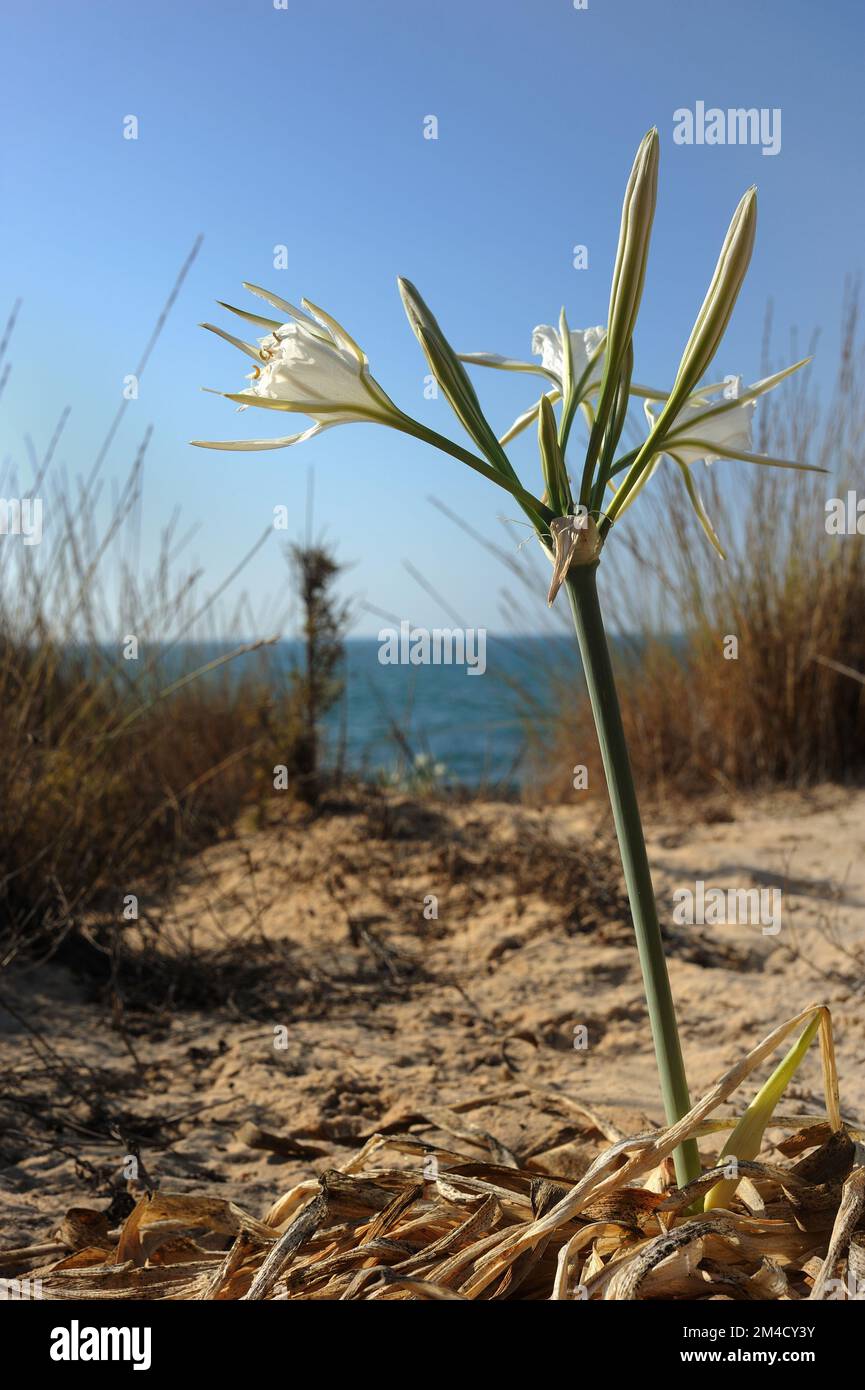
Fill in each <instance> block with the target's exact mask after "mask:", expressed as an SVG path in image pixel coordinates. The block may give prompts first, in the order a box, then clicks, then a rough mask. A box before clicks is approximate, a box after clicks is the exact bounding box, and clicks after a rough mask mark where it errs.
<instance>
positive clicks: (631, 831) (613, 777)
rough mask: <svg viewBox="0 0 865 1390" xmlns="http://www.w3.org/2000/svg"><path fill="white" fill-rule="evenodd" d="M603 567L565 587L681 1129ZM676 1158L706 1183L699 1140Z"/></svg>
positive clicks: (682, 1178) (671, 1105)
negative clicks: (605, 613)
mask: <svg viewBox="0 0 865 1390" xmlns="http://www.w3.org/2000/svg"><path fill="white" fill-rule="evenodd" d="M597 568H598V567H597V564H594V565H586V566H583V567H578V568H574V569H573V570H572V571H571V573H570V575H569V576H568V578H567V580H566V581H565V587H566V589H567V591H568V599H569V602H570V605H571V612H572V613H573V617H574V627H575V628H576V632H577V641H578V642H579V645H580V656H581V657H582V662H583V671H584V673H585V677H586V684H587V686H588V689H589V699H590V700H591V704H592V714H593V715H594V719H595V727H596V729H597V732H598V742H599V744H600V747H601V758H602V760H603V764H604V772H605V774H606V778H607V789H608V791H609V795H610V803H611V805H612V809H613V820H614V821H615V825H616V835H617V837H618V841H619V850H620V853H621V856H622V868H623V869H624V872H625V886H626V887H627V890H628V901H629V902H630V905H631V916H632V918H633V923H634V932H635V934H636V938H637V950H638V952H639V956H640V968H641V970H642V972H643V985H644V988H645V991H646V1003H647V1004H648V1009H649V1020H650V1023H651V1027H652V1040H653V1042H654V1045H655V1057H656V1058H657V1063H658V1075H659V1077H660V1082H661V1095H662V1097H663V1101H664V1112H665V1114H666V1117H667V1123H668V1124H674V1123H675V1122H676V1121H677V1120H680V1119H681V1118H682V1116H683V1115H686V1114H687V1113H688V1111H689V1110H690V1108H691V1102H690V1098H689V1095H688V1083H687V1080H686V1077H685V1064H684V1062H683V1060H682V1049H681V1046H680V1043H679V1031H678V1028H677V1025H676V1010H675V1006H674V1004H673V995H672V991H671V990H670V978H669V975H668V974H667V962H666V960H665V958H664V947H663V943H662V940H661V927H660V923H659V921H658V909H657V906H656V903H655V890H654V888H653V887H652V875H651V871H650V869H649V859H648V855H647V854H646V842H645V839H644V837H643V825H642V821H641V819H640V807H639V804H638V802H637V792H636V788H635V786H634V777H633V773H632V771H631V760H630V757H629V756H628V746H627V743H626V742H625V731H624V728H623V725H622V712H621V709H620V708H619V697H618V694H617V691H616V682H615V679H614V676H613V666H612V662H611V660H610V650H609V646H608V645H607V634H606V631H605V629H604V620H603V617H602V615H601V608H600V604H599V602H598V588H597ZM673 1158H674V1162H675V1165H676V1179H677V1181H678V1183H679V1185H680V1186H682V1185H683V1184H684V1183H686V1182H691V1181H692V1180H693V1179H694V1178H698V1177H699V1176H700V1171H701V1170H700V1155H699V1152H698V1150H697V1144H696V1141H695V1140H693V1139H689V1140H688V1141H687V1142H686V1143H684V1144H682V1145H681V1146H680V1147H679V1148H678V1149H676V1150H675V1152H674V1155H673Z"/></svg>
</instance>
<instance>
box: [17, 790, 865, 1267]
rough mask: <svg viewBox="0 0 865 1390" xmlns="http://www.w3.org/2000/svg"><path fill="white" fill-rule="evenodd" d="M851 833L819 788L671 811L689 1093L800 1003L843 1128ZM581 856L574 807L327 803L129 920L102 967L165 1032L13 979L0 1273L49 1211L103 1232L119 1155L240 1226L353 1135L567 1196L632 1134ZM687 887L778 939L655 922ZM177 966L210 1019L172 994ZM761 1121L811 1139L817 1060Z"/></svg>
mask: <svg viewBox="0 0 865 1390" xmlns="http://www.w3.org/2000/svg"><path fill="white" fill-rule="evenodd" d="M863 813H865V793H861V792H858V793H851V792H848V791H842V790H839V789H836V788H825V789H819V790H817V791H814V792H810V793H807V794H792V793H783V794H780V793H779V794H776V795H773V796H771V797H764V798H757V799H751V800H741V801H739V802H738V803H737V806H736V811H735V816H734V817H733V818H732V819H731V818H729V812H728V811H727V812H724V813H722V816H721V818H719V817H718V813H717V808H716V811H715V815H711V814H710V815H708V817H706V816H705V815H703V814H701V813H700V812H699V811H698V810H695V809H690V808H689V809H686V810H684V811H681V810H680V811H679V812H675V811H673V810H670V811H669V812H667V813H666V814H663V815H661V816H659V817H658V818H655V819H654V820H653V829H652V833H651V835H650V845H649V847H650V857H651V860H652V864H653V870H654V875H655V885H656V891H657V897H658V903H659V908H660V913H661V918H662V921H663V923H664V925H665V929H667V931H668V954H669V957H670V970H671V976H672V982H673V989H674V994H675V997H676V999H677V1002H678V1008H679V1016H680V1024H681V1028H682V1035H683V1042H684V1048H685V1054H686V1061H687V1066H688V1071H689V1076H690V1079H691V1085H692V1091H693V1092H695V1093H696V1092H701V1091H702V1090H704V1089H706V1088H707V1087H708V1086H709V1084H710V1083H711V1082H712V1081H713V1080H714V1079H715V1078H716V1077H717V1075H718V1074H719V1073H720V1072H721V1071H722V1070H723V1069H724V1068H725V1067H727V1066H728V1065H730V1064H731V1063H732V1062H733V1061H734V1060H735V1059H736V1058H737V1057H739V1056H741V1055H742V1053H743V1052H744V1051H746V1050H747V1049H748V1048H749V1047H750V1046H752V1045H753V1044H754V1043H755V1042H757V1041H758V1040H759V1038H761V1037H762V1036H763V1035H764V1034H765V1033H766V1032H768V1031H769V1029H770V1028H771V1027H773V1026H774V1025H775V1024H777V1023H779V1022H781V1021H782V1020H783V1019H784V1018H785V1017H788V1016H790V1015H791V1014H793V1013H794V1012H795V1011H796V1010H797V1009H799V1008H800V1007H804V1006H805V1005H807V1004H809V1003H811V1002H816V1001H822V1002H826V1003H828V1004H830V1006H831V1008H832V1014H833V1020H834V1026H835V1032H836V1041H837V1050H838V1065H839V1072H840V1076H841V1093H842V1106H843V1110H844V1113H845V1115H846V1117H847V1118H849V1119H850V1120H851V1121H852V1122H853V1123H856V1124H861V1123H862V1122H863V1118H865V1070H863V1067H862V1061H863V1058H865V1013H863V1010H862V1007H861V1000H862V990H863V963H865V914H863V906H865V815H863ZM607 835H608V832H607V830H606V828H605V826H604V822H603V817H602V815H601V811H600V808H599V807H598V806H597V805H594V806H590V807H589V809H588V810H587V809H585V807H581V808H570V807H560V808H553V809H545V810H530V809H526V808H522V807H516V806H512V805H503V804H480V805H478V804H471V805H467V806H462V807H442V806H425V807H418V806H416V805H414V804H413V803H411V802H409V801H403V800H400V799H399V798H394V797H388V798H382V799H379V800H376V801H375V802H374V803H372V804H369V803H367V802H363V803H362V802H359V801H354V802H353V801H351V800H348V801H347V802H346V803H345V804H344V805H343V806H342V807H341V808H337V809H334V810H332V811H331V812H330V813H329V814H327V815H326V816H323V817H322V818H320V819H318V820H317V821H314V822H312V823H309V824H305V823H303V822H302V821H299V820H298V821H295V822H293V823H290V824H284V825H282V826H279V827H275V828H273V829H272V830H268V831H250V832H249V833H241V834H238V836H237V837H236V838H234V839H231V840H228V841H225V842H224V843H222V844H220V845H217V846H215V847H214V848H212V849H211V850H209V851H208V852H207V853H205V854H203V855H202V856H201V857H200V858H199V859H198V860H197V861H195V862H194V863H193V864H192V865H191V866H190V867H189V870H188V873H187V874H186V875H185V880H184V882H183V884H182V886H181V888H180V889H179V891H178V892H177V893H176V894H175V895H174V896H173V898H172V900H171V902H169V903H158V902H149V901H148V900H147V897H146V895H143V896H142V898H141V920H140V922H139V923H138V924H137V925H136V924H132V926H131V927H130V928H129V929H128V930H129V941H130V944H131V945H132V946H133V947H135V948H136V949H140V950H144V949H145V948H146V947H148V945H150V944H152V941H153V939H154V936H153V932H154V927H155V925H158V926H159V938H158V940H159V949H160V950H161V951H162V952H163V954H164V953H166V952H168V953H169V955H171V956H172V957H173V961H174V964H173V965H172V967H171V971H170V972H169V976H170V979H171V981H172V985H171V987H172V990H173V991H174V996H175V997H174V1000H173V1002H171V1001H169V1002H168V1003H165V1002H162V1003H160V1002H159V1001H160V999H161V998H162V995H163V994H164V989H165V985H164V980H163V981H162V982H160V983H159V984H158V985H157V984H156V983H155V984H154V985H153V988H152V994H153V1003H154V1008H153V1010H151V1011H150V1012H143V1011H141V1010H138V1009H136V1008H135V1007H133V1004H134V997H135V990H133V989H132V987H131V985H129V986H128V985H126V984H125V983H124V980H123V978H122V977H121V981H120V993H121V995H122V996H123V997H124V999H125V1002H126V1011H125V1013H124V1014H123V1015H121V1013H120V1012H119V1010H118V1008H117V1005H116V1003H115V1005H114V1007H113V1008H112V1006H111V1005H110V1003H109V1002H106V999H108V998H110V991H109V992H108V993H106V991H105V990H104V989H102V990H101V991H96V992H94V987H93V984H92V981H91V980H89V979H88V978H87V977H85V975H83V974H82V973H81V972H80V971H78V970H76V968H75V967H74V963H73V964H72V965H67V966H61V965H57V964H52V965H48V966H42V967H40V968H39V969H37V970H30V971H29V972H26V973H24V972H17V973H16V974H15V975H14V976H12V977H11V978H9V979H7V980H6V981H5V982H4V991H5V997H6V999H7V1000H8V1001H11V1003H12V1007H13V1010H14V1013H13V1014H11V1015H10V1014H9V1013H8V1012H5V1011H2V1010H0V1070H2V1074H3V1076H4V1077H5V1084H4V1088H3V1090H4V1096H5V1100H4V1102H3V1104H4V1112H3V1115H4V1122H5V1123H4V1128H3V1132H2V1135H0V1246H2V1248H4V1249H9V1248H10V1247H14V1246H22V1245H25V1244H28V1243H32V1242H37V1241H47V1240H49V1239H50V1238H51V1237H52V1235H53V1233H54V1232H55V1231H56V1230H57V1227H58V1225H59V1222H60V1220H61V1218H62V1217H63V1216H64V1214H65V1212H66V1211H67V1209H68V1208H70V1207H75V1206H90V1207H93V1206H96V1207H105V1206H107V1205H108V1203H109V1201H110V1200H111V1199H112V1196H113V1197H114V1198H115V1207H114V1209H113V1210H114V1212H115V1214H122V1202H123V1200H124V1197H123V1196H122V1197H120V1198H117V1195H116V1194H117V1192H118V1190H120V1191H123V1188H124V1184H123V1183H122V1182H121V1181H120V1168H121V1164H122V1163H123V1161H124V1155H127V1154H129V1153H130V1152H135V1153H137V1154H138V1156H139V1159H140V1162H141V1165H142V1167H141V1170H140V1173H141V1175H142V1176H143V1177H144V1178H149V1180H150V1181H151V1182H153V1183H155V1184H157V1185H158V1186H160V1187H161V1188H162V1189H163V1190H165V1191H181V1192H196V1193H199V1194H210V1195H218V1196H223V1197H229V1198H231V1199H232V1200H234V1201H235V1202H237V1203H238V1204H239V1205H241V1206H242V1207H244V1208H245V1209H246V1210H247V1211H249V1212H251V1213H252V1214H255V1215H259V1216H263V1215H264V1214H265V1213H266V1211H267V1209H268V1207H269V1206H270V1204H271V1203H272V1202H273V1201H274V1200H275V1199H276V1198H277V1197H279V1196H280V1194H281V1193H283V1192H284V1191H285V1190H286V1189H287V1188H289V1187H290V1186H291V1185H292V1183H294V1182H295V1181H297V1180H298V1179H300V1178H303V1177H308V1176H310V1175H312V1174H314V1173H316V1172H319V1171H321V1170H322V1169H323V1168H325V1167H329V1166H334V1165H336V1164H339V1163H343V1162H345V1161H346V1160H347V1159H348V1157H349V1156H350V1154H351V1153H352V1152H353V1151H354V1150H355V1149H357V1148H358V1147H359V1146H360V1144H361V1143H362V1141H363V1139H364V1138H365V1137H366V1136H368V1135H370V1134H372V1133H374V1132H376V1131H377V1130H382V1129H387V1128H390V1129H391V1130H396V1129H403V1128H407V1127H416V1128H417V1129H418V1130H419V1131H420V1132H422V1133H424V1134H429V1135H430V1136H433V1135H436V1136H440V1135H441V1134H442V1132H444V1133H445V1134H446V1135H449V1136H450V1139H451V1143H452V1145H458V1146H461V1147H462V1148H463V1149H464V1150H466V1151H472V1149H473V1148H474V1149H475V1150H477V1151H478V1152H480V1151H483V1152H485V1153H488V1152H489V1146H490V1144H491V1142H498V1143H501V1144H504V1145H505V1146H506V1147H507V1148H508V1149H509V1150H510V1151H511V1152H512V1153H513V1154H515V1155H516V1156H517V1158H518V1159H519V1160H520V1161H521V1162H523V1163H528V1164H529V1165H530V1166H534V1167H536V1168H537V1169H538V1171H539V1172H540V1171H545V1172H548V1173H552V1174H556V1175H560V1176H563V1177H574V1176H576V1175H578V1174H579V1173H580V1172H581V1171H582V1170H583V1169H584V1167H585V1166H586V1163H587V1161H588V1160H589V1159H590V1158H591V1157H593V1156H594V1154H595V1153H596V1152H597V1151H598V1146H599V1145H600V1144H602V1143H603V1142H604V1138H603V1134H604V1133H606V1135H607V1137H609V1136H611V1135H614V1134H615V1129H616V1127H618V1129H619V1130H621V1131H624V1132H633V1131H634V1130H636V1129H638V1128H644V1127H645V1126H646V1125H647V1123H650V1122H651V1123H655V1122H657V1121H659V1120H660V1119H661V1109H660V1104H659V1098H658V1092H657V1083H656V1079H655V1075H654V1063H653V1058H652V1053H651V1045H650V1040H649V1035H648V1027H647V1019H646V1014H645V1008H644V1005H643V1001H642V991H641V984H640V977H639V970H638V966H637V963H636V954H635V951H634V948H633V944H632V940H631V933H630V927H629V925H628V919H627V911H626V906H625V903H624V900H623V898H622V890H621V884H620V881H619V876H618V872H617V869H616V863H615V860H614V859H613V858H612V857H611V851H610V845H609V841H608V838H607ZM697 880H702V881H703V882H704V883H705V884H706V885H707V886H711V887H717V888H722V889H727V888H733V889H747V888H753V887H756V888H761V887H762V888H765V889H767V890H770V889H773V888H776V889H779V890H780V893H781V899H780V904H781V919H780V931H778V932H777V933H765V932H764V931H763V930H762V929H761V926H760V924H759V923H755V924H752V925H747V924H740V925H736V924H733V925H713V924H710V925H702V926H701V925H693V926H691V925H686V924H685V925H683V924H680V923H676V922H674V920H673V918H674V898H673V894H674V892H675V891H676V890H677V889H681V888H688V887H690V889H691V890H694V887H695V883H696V881H697ZM431 895H433V897H434V900H435V901H433V899H432V898H431ZM776 905H777V900H776ZM200 951H204V952H207V953H209V959H210V960H211V967H212V971H213V972H214V977H215V978H216V979H217V981H218V989H219V1003H218V1005H217V1006H216V1007H204V1005H205V1003H206V1002H207V1001H206V997H205V994H204V993H202V987H201V986H200V983H197V973H196V970H195V968H194V966H193V967H190V960H191V959H194V956H195V953H196V952H200ZM163 975H164V972H163ZM145 978H146V977H145ZM144 988H145V989H146V984H145V986H144ZM136 989H137V990H138V994H139V997H140V993H141V989H142V985H141V982H140V981H139V982H138V983H137V984H136ZM196 991H197V994H196ZM121 1023H122V1026H120V1025H121ZM581 1027H582V1028H584V1029H585V1034H583V1033H581V1032H580V1031H579V1030H580V1028H581ZM583 1040H585V1044H586V1045H585V1046H579V1045H577V1046H575V1042H576V1043H577V1044H580V1043H581V1042H582V1041H583ZM753 1089H754V1088H749V1090H748V1091H747V1092H745V1091H743V1092H742V1093H741V1094H740V1096H739V1097H737V1100H738V1101H739V1104H740V1105H741V1104H742V1103H743V1102H745V1101H746V1100H747V1099H748V1098H750V1094H752V1093H753ZM583 1107H587V1108H588V1109H589V1110H590V1111H591V1112H592V1113H593V1116H594V1118H593V1119H592V1118H587V1116H586V1113H585V1110H584V1109H583ZM785 1109H786V1110H788V1111H792V1112H794V1113H797V1114H798V1113H818V1112H821V1110H822V1093H821V1081H820V1067H819V1061H818V1056H817V1053H816V1050H815V1051H813V1055H812V1056H811V1057H810V1058H809V1059H808V1061H807V1062H806V1064H805V1065H804V1067H803V1068H802V1069H801V1071H800V1074H799V1075H798V1076H797V1078H796V1083H795V1085H794V1086H793V1088H792V1089H791V1092H790V1093H789V1096H788V1099H787V1101H786V1102H785ZM252 1127H257V1129H258V1130H259V1131H265V1132H266V1134H270V1135H275V1136H277V1139H276V1140H267V1139H265V1140H262V1139H261V1137H260V1135H257V1134H256V1133H255V1131H254V1128H252ZM602 1132H603V1133H602ZM489 1135H492V1136H493V1141H491V1140H490V1139H489V1138H488V1137H486V1136H489ZM455 1136H456V1137H455ZM262 1142H265V1143H271V1144H276V1145H277V1147H278V1148H279V1149H280V1151H279V1152H276V1151H274V1149H273V1148H270V1149H267V1148H260V1147H254V1146H253V1145H255V1144H260V1143H262ZM466 1146H468V1148H467V1147H466ZM118 1201H119V1202H120V1204H121V1205H120V1206H118V1205H117V1202H118Z"/></svg>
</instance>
